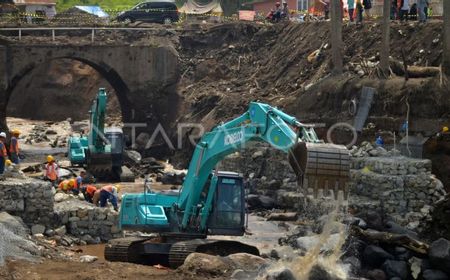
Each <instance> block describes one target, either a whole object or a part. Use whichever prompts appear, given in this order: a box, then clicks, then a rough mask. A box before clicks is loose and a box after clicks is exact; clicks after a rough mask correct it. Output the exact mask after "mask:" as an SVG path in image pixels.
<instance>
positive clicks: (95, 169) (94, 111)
mask: <svg viewBox="0 0 450 280" xmlns="http://www.w3.org/2000/svg"><path fill="white" fill-rule="evenodd" d="M106 104H107V94H106V90H105V89H104V88H100V89H99V91H98V94H97V96H96V98H95V100H94V101H93V103H92V106H91V109H90V111H89V113H90V118H89V133H88V135H87V136H86V135H82V136H71V137H70V138H69V141H68V157H69V160H70V163H71V164H72V165H81V166H85V167H86V170H87V171H88V172H89V173H90V174H92V175H93V176H94V177H96V178H99V179H103V178H105V179H106V178H108V179H111V177H113V178H112V179H119V178H120V174H121V172H122V169H121V168H122V163H123V150H124V141H123V132H122V129H121V128H119V127H105V117H106Z"/></svg>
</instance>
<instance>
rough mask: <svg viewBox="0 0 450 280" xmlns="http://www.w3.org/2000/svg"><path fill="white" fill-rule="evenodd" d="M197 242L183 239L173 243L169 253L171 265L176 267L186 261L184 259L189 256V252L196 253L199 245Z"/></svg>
mask: <svg viewBox="0 0 450 280" xmlns="http://www.w3.org/2000/svg"><path fill="white" fill-rule="evenodd" d="M198 245H199V244H198V243H197V242H193V241H188V242H186V241H182V242H177V243H175V244H173V245H172V247H171V248H170V253H169V264H170V267H172V268H176V267H179V266H181V265H182V264H183V263H184V260H185V259H186V258H187V256H189V254H191V253H194V252H195V251H196V249H197V247H198Z"/></svg>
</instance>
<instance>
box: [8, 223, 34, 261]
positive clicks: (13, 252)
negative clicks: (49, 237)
mask: <svg viewBox="0 0 450 280" xmlns="http://www.w3.org/2000/svg"><path fill="white" fill-rule="evenodd" d="M40 255H41V252H40V251H39V247H38V246H37V245H36V244H34V243H33V242H31V241H30V240H28V239H27V238H25V237H23V236H20V235H17V234H15V233H14V232H12V231H11V230H9V229H8V228H7V227H6V226H5V225H3V224H0V265H2V264H3V262H4V260H5V258H6V257H11V258H13V259H25V260H29V261H33V260H35V259H36V258H37V257H39V256H40Z"/></svg>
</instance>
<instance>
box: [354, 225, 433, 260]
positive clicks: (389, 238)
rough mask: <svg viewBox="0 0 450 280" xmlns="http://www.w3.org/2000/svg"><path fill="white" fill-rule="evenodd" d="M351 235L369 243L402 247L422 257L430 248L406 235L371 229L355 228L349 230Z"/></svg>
mask: <svg viewBox="0 0 450 280" xmlns="http://www.w3.org/2000/svg"><path fill="white" fill-rule="evenodd" d="M351 234H352V235H354V236H358V237H361V238H362V239H366V240H368V241H371V242H373V241H378V242H381V243H386V244H392V245H398V246H402V247H405V248H407V249H409V250H411V251H413V252H416V253H418V254H422V255H426V254H428V249H429V248H430V245H428V244H427V243H424V242H422V241H419V240H417V239H414V238H412V237H410V236H408V235H406V234H396V233H390V232H382V231H377V230H372V229H367V230H363V229H361V228H360V227H357V226H353V227H352V228H351Z"/></svg>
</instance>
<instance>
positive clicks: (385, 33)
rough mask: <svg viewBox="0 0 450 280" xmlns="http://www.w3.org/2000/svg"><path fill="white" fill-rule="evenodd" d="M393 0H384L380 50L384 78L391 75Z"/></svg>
mask: <svg viewBox="0 0 450 280" xmlns="http://www.w3.org/2000/svg"><path fill="white" fill-rule="evenodd" d="M390 25H391V0H384V6H383V27H382V31H381V34H382V40H381V42H382V43H381V50H380V68H381V72H382V76H383V78H387V77H389V53H390V38H389V36H390V28H391V26H390Z"/></svg>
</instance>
